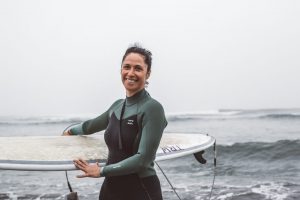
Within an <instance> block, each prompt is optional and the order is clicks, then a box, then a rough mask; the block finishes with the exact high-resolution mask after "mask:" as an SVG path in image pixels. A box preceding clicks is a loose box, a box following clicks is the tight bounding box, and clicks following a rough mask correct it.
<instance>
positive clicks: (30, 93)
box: [0, 0, 300, 115]
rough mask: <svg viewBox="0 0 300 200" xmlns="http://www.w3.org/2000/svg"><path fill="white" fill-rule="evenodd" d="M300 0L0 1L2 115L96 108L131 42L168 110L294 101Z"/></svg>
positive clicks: (112, 90) (116, 92)
mask: <svg viewBox="0 0 300 200" xmlns="http://www.w3.org/2000/svg"><path fill="white" fill-rule="evenodd" d="M299 20H300V3H299V1H297V0H294V1H291V0H290V1H289V0H285V1H278V0H272V1H271V0H270V1H262V0H249V1H243V0H236V1H233V0H226V1H224V0H220V1H212V0H207V1H199V0H193V1H192V0H187V1H182V0H181V1H177V0H164V1H161V0H152V1H140V0H134V1H131V0H128V1H122V0H118V1H98V0H95V1H74V0H70V1H65V0H52V1H39V0H36V1H33V0H28V1H11V0H2V1H0V69H1V72H0V92H1V104H0V115H20V114H22V115H52V114H80V113H101V112H103V111H104V110H105V109H107V108H108V106H110V104H111V103H112V102H113V101H114V100H116V99H118V98H123V97H124V96H125V92H124V88H123V86H122V83H121V80H120V62H121V58H122V55H123V53H124V52H125V50H126V48H127V47H128V45H129V44H132V43H134V42H139V43H141V44H142V45H143V46H144V47H146V48H149V49H150V50H151V51H152V53H153V69H152V74H151V77H150V85H149V88H148V91H149V92H150V94H151V95H152V97H154V98H156V99H157V100H159V101H160V102H161V103H162V104H163V105H164V107H165V110H166V112H167V113H171V112H196V111H201V110H215V109H219V108H227V109H236V108H244V109H256V108H287V107H288V108H291V107H300V87H299V86H300V69H299V68H300V59H299V55H300V23H299Z"/></svg>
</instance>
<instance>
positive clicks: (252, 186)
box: [0, 109, 300, 200]
mask: <svg viewBox="0 0 300 200" xmlns="http://www.w3.org/2000/svg"><path fill="white" fill-rule="evenodd" d="M92 117H95V116H93V115H90V116H89V115H85V116H83V115H82V116H80V115H79V116H2V117H0V136H26V135H60V134H61V133H62V131H63V130H64V129H65V128H66V127H67V126H68V125H70V124H72V123H76V122H81V121H84V120H87V119H89V118H92ZM167 118H168V122H169V124H168V127H167V128H166V130H165V132H166V134H168V133H172V132H182V133H194V134H199V133H204V134H210V135H212V136H213V137H215V138H216V140H217V166H216V168H215V167H214V162H213V160H214V159H213V158H214V151H213V148H210V149H208V150H206V152H205V153H204V157H205V159H206V160H207V163H206V164H200V163H198V162H197V161H196V159H195V158H194V156H193V155H190V156H186V157H183V158H178V159H173V160H167V161H161V162H159V163H158V164H159V165H160V167H161V168H162V169H163V171H164V173H165V175H166V176H167V177H168V179H169V181H170V182H171V184H172V185H173V187H174V188H175V189H176V191H177V193H178V195H179V196H180V198H181V199H185V200H194V199H205V200H208V199H209V197H210V194H211V199H215V200H229V199H230V200H235V199H237V200H250V199H254V200H256V199H257V200H263V199H272V200H273V199H274V200H296V199H300V109H261V110H216V111H209V112H208V111H205V112H195V113H175V114H168V115H167ZM0 153H1V152H0ZM156 169H157V173H158V176H159V178H160V181H161V185H162V190H163V196H164V199H166V200H176V199H178V198H177V197H176V195H175V193H174V192H173V191H172V189H171V187H170V185H169V183H168V182H167V181H166V179H165V177H164V175H163V174H162V172H161V171H160V170H159V169H158V168H157V167H156ZM77 174H80V171H71V172H69V179H70V182H71V185H72V187H73V190H75V191H76V192H78V194H79V198H80V199H87V200H91V199H97V198H98V195H99V189H100V187H101V184H102V181H103V178H100V179H94V178H84V179H78V178H76V177H75V176H76V175H77ZM214 176H215V182H214V185H213V178H214ZM212 187H213V190H211V188H212ZM211 191H212V193H211ZM68 193H69V190H68V186H67V182H66V178H65V173H64V172H26V171H9V170H1V171H0V200H3V199H58V200H59V199H64V198H65V195H66V194H68Z"/></svg>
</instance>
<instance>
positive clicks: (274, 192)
mask: <svg viewBox="0 0 300 200" xmlns="http://www.w3.org/2000/svg"><path fill="white" fill-rule="evenodd" d="M251 190H252V192H254V193H258V194H262V195H264V196H265V197H266V199H273V200H284V199H286V198H287V197H288V195H289V194H290V189H289V188H287V187H285V186H284V185H283V183H268V184H262V185H259V186H258V187H254V188H251Z"/></svg>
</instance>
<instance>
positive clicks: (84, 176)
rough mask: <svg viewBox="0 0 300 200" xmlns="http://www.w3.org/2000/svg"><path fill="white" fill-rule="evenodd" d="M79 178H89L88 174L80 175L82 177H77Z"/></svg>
mask: <svg viewBox="0 0 300 200" xmlns="http://www.w3.org/2000/svg"><path fill="white" fill-rule="evenodd" d="M76 177H77V178H86V177H89V175H88V174H80V175H77V176H76Z"/></svg>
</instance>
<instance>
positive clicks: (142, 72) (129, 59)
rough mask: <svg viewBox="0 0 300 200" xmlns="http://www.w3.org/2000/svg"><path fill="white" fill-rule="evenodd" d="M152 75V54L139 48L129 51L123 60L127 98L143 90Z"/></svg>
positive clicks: (122, 72)
mask: <svg viewBox="0 0 300 200" xmlns="http://www.w3.org/2000/svg"><path fill="white" fill-rule="evenodd" d="M150 73H151V52H150V51H147V50H145V49H142V48H138V47H131V48H129V49H127V51H126V53H125V55H124V57H123V60H122V69H121V76H122V82H123V84H124V87H125V88H126V96H127V97H130V96H132V95H134V94H135V93H137V92H138V91H140V90H142V89H143V88H144V87H145V84H147V79H148V78H149V76H150Z"/></svg>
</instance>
